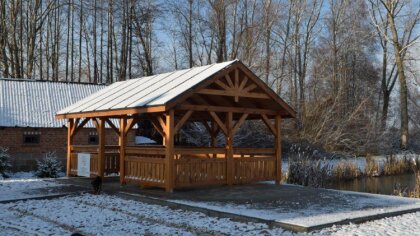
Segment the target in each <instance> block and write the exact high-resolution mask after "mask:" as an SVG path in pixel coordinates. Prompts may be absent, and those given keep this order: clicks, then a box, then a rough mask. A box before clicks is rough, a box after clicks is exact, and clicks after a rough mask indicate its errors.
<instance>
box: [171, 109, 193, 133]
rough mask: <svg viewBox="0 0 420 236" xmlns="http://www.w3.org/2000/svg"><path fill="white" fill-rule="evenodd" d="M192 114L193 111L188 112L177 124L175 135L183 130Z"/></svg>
mask: <svg viewBox="0 0 420 236" xmlns="http://www.w3.org/2000/svg"><path fill="white" fill-rule="evenodd" d="M192 113H193V111H187V112H186V113H185V114H184V115H183V116H182V118H181V119H180V120H179V121H178V123H177V124H176V126H175V128H174V134H176V133H178V131H179V130H180V129H181V127H182V126H183V125H184V123H185V122H186V121H187V120H188V118H190V116H191V114H192Z"/></svg>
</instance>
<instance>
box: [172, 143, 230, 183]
mask: <svg viewBox="0 0 420 236" xmlns="http://www.w3.org/2000/svg"><path fill="white" fill-rule="evenodd" d="M174 152H175V153H174V154H175V160H174V175H175V187H189V186H196V185H222V184H225V183H226V160H225V152H226V150H225V149H224V148H175V151H174Z"/></svg>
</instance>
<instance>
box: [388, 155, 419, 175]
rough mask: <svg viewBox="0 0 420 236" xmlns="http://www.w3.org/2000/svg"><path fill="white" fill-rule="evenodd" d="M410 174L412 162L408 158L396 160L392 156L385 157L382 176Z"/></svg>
mask: <svg viewBox="0 0 420 236" xmlns="http://www.w3.org/2000/svg"><path fill="white" fill-rule="evenodd" d="M412 172H413V167H412V161H410V159H409V158H407V157H404V158H401V159H398V158H396V157H395V156H394V155H392V154H391V155H389V156H387V157H386V161H385V164H384V171H383V174H384V175H400V174H405V173H412Z"/></svg>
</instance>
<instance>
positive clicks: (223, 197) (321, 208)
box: [59, 178, 420, 231]
mask: <svg viewBox="0 0 420 236" xmlns="http://www.w3.org/2000/svg"><path fill="white" fill-rule="evenodd" d="M59 181H62V182H63V183H71V184H73V185H79V186H81V187H86V186H90V181H91V180H90V179H87V178H69V179H63V180H59ZM103 190H104V191H105V192H106V193H109V194H117V195H118V194H119V195H121V194H123V195H124V194H125V195H126V196H129V195H130V196H131V198H133V197H134V198H135V197H136V196H137V197H138V198H139V200H145V199H147V198H148V199H149V200H150V199H153V200H154V201H157V202H155V203H158V204H163V205H169V206H172V207H176V206H178V207H179V208H182V209H186V210H198V211H201V212H204V213H206V214H211V215H212V216H219V217H229V218H234V219H239V220H241V221H246V220H247V219H248V220H249V221H254V222H255V221H260V222H263V223H268V224H270V225H273V226H281V227H283V228H286V229H289V230H294V231H311V230H315V229H321V228H324V227H329V226H332V225H334V224H345V223H349V222H353V223H359V222H364V221H368V220H373V219H379V218H383V217H389V216H395V215H400V214H403V213H408V212H414V211H419V210H420V199H410V198H402V197H396V196H387V195H378V194H368V193H357V192H349V191H338V190H328V189H322V188H311V187H301V186H296V185H274V184H273V183H271V182H263V183H256V184H249V185H234V186H220V187H205V188H203V187H202V188H194V189H182V190H176V191H174V192H173V193H166V192H165V191H164V190H162V189H152V188H145V189H142V188H140V187H138V186H136V185H125V186H120V184H119V182H118V178H106V179H105V181H104V186H103ZM174 204H175V205H174Z"/></svg>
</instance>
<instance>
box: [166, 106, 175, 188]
mask: <svg viewBox="0 0 420 236" xmlns="http://www.w3.org/2000/svg"><path fill="white" fill-rule="evenodd" d="M165 159H166V160H165V190H166V192H172V191H173V189H174V172H173V171H174V110H169V112H168V113H167V114H166V125H165Z"/></svg>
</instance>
